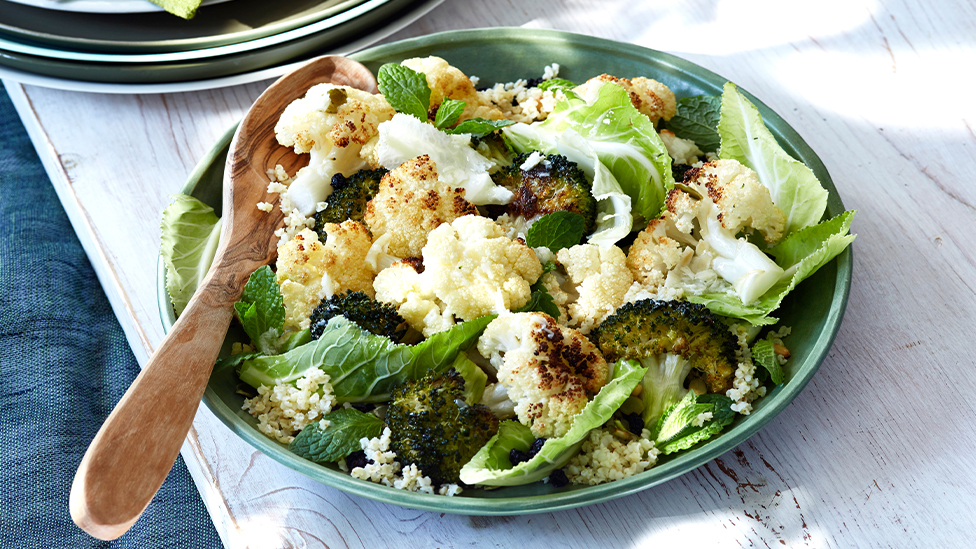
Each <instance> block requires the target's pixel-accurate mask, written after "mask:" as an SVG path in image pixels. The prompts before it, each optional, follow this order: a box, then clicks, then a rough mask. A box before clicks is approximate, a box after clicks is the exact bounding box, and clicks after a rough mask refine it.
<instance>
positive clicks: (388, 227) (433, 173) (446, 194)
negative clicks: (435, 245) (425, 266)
mask: <svg viewBox="0 0 976 549" xmlns="http://www.w3.org/2000/svg"><path fill="white" fill-rule="evenodd" d="M477 213H478V209H477V208H476V207H474V206H473V205H472V204H470V203H469V202H468V201H467V200H465V198H464V189H456V188H453V187H451V186H450V185H448V184H447V183H444V182H442V181H440V180H439V179H438V177H437V166H436V165H435V164H434V161H432V160H431V159H430V157H429V156H427V155H424V156H419V157H417V158H414V159H413V160H408V161H407V162H404V163H403V164H401V165H400V166H399V167H398V168H396V169H395V170H393V171H392V172H390V173H388V174H386V175H385V176H384V177H383V179H382V180H381V181H380V188H379V191H378V192H377V193H376V196H374V197H373V199H372V200H370V201H369V202H368V203H367V204H366V214H365V216H364V219H365V221H366V224H367V225H368V226H369V229H370V230H371V231H372V232H373V237H374V238H377V239H378V238H379V237H381V236H383V235H385V234H389V235H390V237H389V238H390V240H389V242H388V243H387V248H386V253H388V254H390V255H392V256H396V257H413V256H419V255H420V251H421V250H422V249H423V247H424V244H426V243H427V235H428V233H430V232H431V231H433V230H434V229H435V228H437V227H438V226H439V225H440V224H442V223H449V222H451V221H453V220H455V219H457V218H459V217H461V216H465V215H477Z"/></svg>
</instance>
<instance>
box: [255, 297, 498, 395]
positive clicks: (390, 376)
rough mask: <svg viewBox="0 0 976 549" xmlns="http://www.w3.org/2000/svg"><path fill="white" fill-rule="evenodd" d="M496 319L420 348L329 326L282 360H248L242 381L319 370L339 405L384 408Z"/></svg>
mask: <svg viewBox="0 0 976 549" xmlns="http://www.w3.org/2000/svg"><path fill="white" fill-rule="evenodd" d="M494 318H495V317H494V316H493V315H487V316H483V317H480V318H476V319H474V320H469V321H467V322H462V323H460V324H456V325H454V326H453V327H451V328H450V329H449V330H445V331H443V332H438V333H436V334H434V335H432V336H430V337H429V338H427V339H425V340H424V341H421V342H420V343H418V344H416V345H402V344H397V343H393V342H392V341H390V339H389V338H386V337H383V336H377V335H373V334H371V333H369V332H367V331H365V330H363V329H362V328H360V327H359V326H358V325H356V323H355V322H352V321H350V320H348V319H346V318H345V317H342V316H336V317H333V318H332V319H331V320H329V323H328V324H327V325H326V327H325V329H324V331H323V333H322V335H321V336H320V337H319V338H318V339H317V340H315V341H312V342H309V343H306V344H305V345H302V346H300V347H297V348H295V349H293V350H291V351H288V352H286V353H284V354H280V355H273V356H261V357H257V358H253V359H250V360H245V361H244V362H243V363H242V364H241V365H240V367H239V368H238V376H239V377H240V378H241V381H243V382H244V383H247V384H248V385H250V386H252V387H255V388H257V387H260V386H262V385H265V386H268V387H272V386H274V385H279V384H283V383H294V382H295V381H297V380H298V379H299V378H301V377H302V376H303V375H304V374H305V371H306V370H308V369H309V368H312V367H317V368H319V369H321V370H322V371H323V372H325V373H326V374H328V375H329V378H330V383H331V384H332V390H333V393H334V394H335V396H336V399H337V400H338V401H339V402H382V401H385V400H389V399H390V391H391V390H392V389H393V387H395V386H396V385H399V384H400V383H403V382H405V381H409V380H413V379H418V378H420V377H422V376H423V375H424V374H426V373H427V371H428V370H431V369H432V370H434V371H437V372H443V371H445V370H447V369H448V368H450V367H451V366H452V365H453V364H454V361H455V358H457V356H458V353H460V352H462V351H465V350H467V349H468V348H469V347H471V346H472V345H473V344H474V343H475V342H477V340H478V336H480V335H481V332H483V331H484V329H485V327H487V326H488V323H489V322H491V321H492V320H493V319H494Z"/></svg>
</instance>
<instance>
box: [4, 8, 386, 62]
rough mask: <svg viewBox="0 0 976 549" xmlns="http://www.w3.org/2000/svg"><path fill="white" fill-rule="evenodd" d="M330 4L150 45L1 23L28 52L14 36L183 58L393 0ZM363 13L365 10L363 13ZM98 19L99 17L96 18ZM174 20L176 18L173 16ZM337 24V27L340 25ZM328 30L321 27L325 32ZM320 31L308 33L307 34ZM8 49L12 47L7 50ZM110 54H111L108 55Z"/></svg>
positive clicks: (52, 45)
mask: <svg viewBox="0 0 976 549" xmlns="http://www.w3.org/2000/svg"><path fill="white" fill-rule="evenodd" d="M330 1H331V0H322V1H321V2H320V3H319V5H318V6H317V7H316V8H314V9H315V11H314V12H313V13H310V14H307V15H303V16H300V17H296V18H294V19H285V20H278V21H275V22H273V23H269V24H266V25H262V26H261V27H258V28H254V29H249V30H244V31H238V32H232V33H227V34H209V35H205V36H197V37H193V38H171V39H164V40H153V41H147V42H133V41H130V40H106V39H93V38H74V37H70V36H63V35H58V34H53V33H50V32H42V31H35V30H31V29H25V28H21V27H16V26H13V25H9V24H6V23H2V22H0V38H3V37H6V41H8V42H13V43H16V44H20V47H21V48H28V47H29V46H30V44H22V43H20V42H19V41H18V40H15V39H12V36H16V37H18V38H21V39H24V40H26V41H28V42H30V41H35V42H41V43H44V44H46V46H33V47H34V48H44V49H49V50H51V51H52V52H55V51H61V50H59V49H58V48H62V49H65V50H66V51H67V52H68V53H71V52H70V50H69V49H70V48H78V49H82V50H87V51H86V52H78V53H84V54H90V55H95V54H101V55H117V56H123V55H142V56H148V55H161V54H162V53H171V54H181V53H187V52H192V51H197V50H212V49H216V48H222V47H228V46H234V45H239V44H243V43H252V42H257V41H259V40H264V39H270V38H274V37H275V36H278V35H281V34H286V33H292V35H290V36H289V38H287V40H293V39H296V38H300V37H301V36H303V35H301V34H300V33H298V31H300V30H302V29H305V28H306V27H309V26H312V25H316V24H320V23H323V22H325V21H327V20H329V19H331V18H333V17H338V16H340V15H343V14H345V13H346V12H347V11H351V10H355V9H357V8H359V7H360V6H362V5H363V4H371V5H372V7H371V8H370V9H369V10H365V11H370V10H371V9H376V8H378V7H379V6H381V5H383V4H385V3H387V2H389V1H391V0H340V1H339V2H337V3H335V4H333V5H330V6H328V7H325V8H323V7H322V6H323V5H325V4H328V3H329V2H330ZM27 7H29V8H33V9H44V8H38V7H36V6H27ZM361 11H362V10H361ZM94 15H96V16H97V15H98V14H94ZM104 15H107V16H114V15H119V14H104ZM143 15H160V16H164V15H165V12H163V13H159V14H156V13H155V12H152V13H148V14H143ZM173 17H175V16H173ZM341 22H342V21H340V22H337V23H334V24H333V26H334V25H335V24H339V23H341ZM325 28H327V27H322V29H318V30H323V29H325ZM311 32H317V31H307V32H306V33H305V34H309V33H311ZM267 45H269V44H261V45H260V46H254V47H264V46H267ZM8 47H9V46H8ZM105 50H109V51H105ZM21 53H26V52H21Z"/></svg>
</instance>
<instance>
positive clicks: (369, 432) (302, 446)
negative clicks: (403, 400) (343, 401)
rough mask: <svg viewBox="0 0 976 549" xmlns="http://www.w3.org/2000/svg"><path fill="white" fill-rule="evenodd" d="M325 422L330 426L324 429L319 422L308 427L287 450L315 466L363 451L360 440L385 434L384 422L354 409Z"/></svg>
mask: <svg viewBox="0 0 976 549" xmlns="http://www.w3.org/2000/svg"><path fill="white" fill-rule="evenodd" d="M323 419H326V420H328V422H329V426H328V427H326V428H325V429H322V428H321V427H319V423H318V422H317V421H316V422H314V423H310V424H308V425H307V426H306V427H305V428H304V429H302V432H300V433H298V436H296V437H295V440H293V441H292V442H291V444H289V445H288V449H289V450H291V451H292V452H293V453H295V454H298V455H299V456H301V457H303V458H305V459H308V460H311V461H314V462H316V463H331V462H334V461H339V460H340V459H342V458H344V457H346V456H348V455H349V454H351V453H353V452H358V451H359V450H362V446H360V444H359V440H360V439H362V438H374V437H378V436H380V433H382V432H383V420H382V419H379V418H378V417H376V416H374V415H373V414H367V413H365V412H360V411H359V410H357V409H355V408H342V409H340V410H336V411H334V412H332V413H329V414H326V415H325V417H324V418H323Z"/></svg>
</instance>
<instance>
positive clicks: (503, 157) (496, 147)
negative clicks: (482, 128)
mask: <svg viewBox="0 0 976 549" xmlns="http://www.w3.org/2000/svg"><path fill="white" fill-rule="evenodd" d="M471 146H472V147H474V150H476V151H478V154H480V155H481V156H484V157H485V158H487V159H489V160H492V161H494V162H495V164H496V166H497V167H496V168H495V170H497V169H502V168H506V167H508V166H511V165H512V159H513V158H515V153H514V152H513V151H512V149H511V148H510V147H509V146H508V145H507V144H506V143H505V139H503V138H502V136H501V132H498V131H494V132H491V133H488V134H485V135H482V136H480V137H472V138H471ZM495 170H489V171H492V172H493V171H495Z"/></svg>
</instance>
